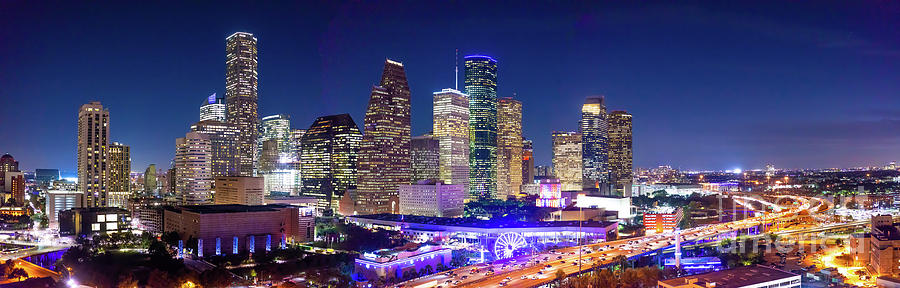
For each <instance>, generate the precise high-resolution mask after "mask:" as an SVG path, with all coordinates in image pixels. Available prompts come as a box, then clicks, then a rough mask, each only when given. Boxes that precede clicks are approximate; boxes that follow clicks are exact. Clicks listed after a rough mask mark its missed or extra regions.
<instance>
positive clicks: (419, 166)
mask: <svg viewBox="0 0 900 288" xmlns="http://www.w3.org/2000/svg"><path fill="white" fill-rule="evenodd" d="M409 155H410V159H412V160H411V161H410V162H411V166H412V180H411V181H412V182H413V183H418V182H419V181H422V180H435V179H438V176H439V175H438V174H439V173H440V169H439V167H440V161H441V153H440V143H439V142H438V140H437V139H435V138H434V136H432V135H430V134H427V135H422V136H416V137H413V138H412V142H411V144H410V150H409Z"/></svg>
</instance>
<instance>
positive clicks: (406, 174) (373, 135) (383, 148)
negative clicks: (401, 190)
mask: <svg viewBox="0 0 900 288" xmlns="http://www.w3.org/2000/svg"><path fill="white" fill-rule="evenodd" d="M409 101H410V92H409V85H408V84H407V82H406V72H405V71H404V68H403V64H402V63H400V62H397V61H393V60H390V59H387V60H385V63H384V71H383V72H382V74H381V83H380V86H375V87H373V88H372V94H371V96H370V97H369V107H368V109H366V118H365V120H364V121H363V122H364V124H365V125H364V126H365V127H364V132H363V139H362V142H361V143H360V147H359V180H358V183H357V193H358V194H357V197H358V201H359V202H358V205H357V211H359V212H360V213H362V214H378V213H388V212H391V211H392V210H394V209H396V204H397V203H394V202H393V201H391V199H392V198H396V197H397V188H398V187H399V186H400V185H403V184H409V183H410V181H409V180H410V177H411V175H410V118H409V117H410V114H409Z"/></svg>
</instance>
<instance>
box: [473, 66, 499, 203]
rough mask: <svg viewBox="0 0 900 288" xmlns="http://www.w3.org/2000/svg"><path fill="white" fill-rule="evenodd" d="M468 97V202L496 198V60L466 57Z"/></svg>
mask: <svg viewBox="0 0 900 288" xmlns="http://www.w3.org/2000/svg"><path fill="white" fill-rule="evenodd" d="M465 67H466V75H465V87H466V94H468V95H469V147H470V151H469V198H470V199H491V198H496V197H497V60H494V58H491V57H488V56H481V55H471V56H466V57H465Z"/></svg>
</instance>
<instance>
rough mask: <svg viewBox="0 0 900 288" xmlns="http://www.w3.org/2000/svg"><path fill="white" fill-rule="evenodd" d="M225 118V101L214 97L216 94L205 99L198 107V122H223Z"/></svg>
mask: <svg viewBox="0 0 900 288" xmlns="http://www.w3.org/2000/svg"><path fill="white" fill-rule="evenodd" d="M225 118H226V116H225V100H224V99H222V98H219V97H218V96H216V93H213V94H212V95H209V97H206V100H204V101H203V104H201V105H200V121H206V120H213V121H219V122H225Z"/></svg>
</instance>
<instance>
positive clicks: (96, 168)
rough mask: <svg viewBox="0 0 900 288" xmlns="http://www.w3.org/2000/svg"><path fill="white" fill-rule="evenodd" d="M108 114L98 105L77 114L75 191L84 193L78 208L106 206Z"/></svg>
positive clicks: (81, 109) (85, 108) (84, 106)
mask: <svg viewBox="0 0 900 288" xmlns="http://www.w3.org/2000/svg"><path fill="white" fill-rule="evenodd" d="M107 153H109V110H107V109H104V108H103V105H101V104H100V102H91V103H88V104H84V105H81V108H80V109H79V110H78V190H79V191H81V192H84V197H83V198H82V201H83V202H84V203H82V207H102V206H105V205H106V197H107V194H106V193H107V191H109V190H107V189H108V187H107V186H108V184H107V181H108V179H109V162H108V161H107V157H108V154H107Z"/></svg>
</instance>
